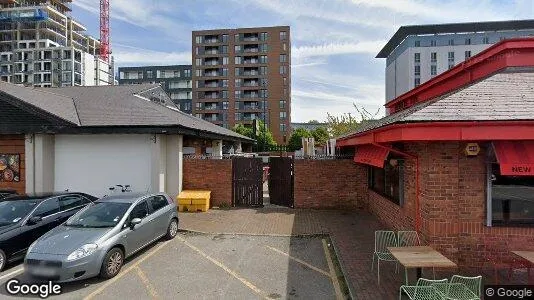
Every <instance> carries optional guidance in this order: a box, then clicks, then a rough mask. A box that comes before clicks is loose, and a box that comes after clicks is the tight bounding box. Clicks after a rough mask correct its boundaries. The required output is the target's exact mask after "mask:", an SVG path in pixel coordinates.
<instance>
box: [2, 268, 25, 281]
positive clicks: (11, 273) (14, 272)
mask: <svg viewBox="0 0 534 300" xmlns="http://www.w3.org/2000/svg"><path fill="white" fill-rule="evenodd" d="M22 271H24V268H23V267H20V268H19V269H16V270H14V271H12V272H10V273H7V274H5V275H2V276H0V280H3V279H4V278H8V277H10V276H13V275H16V274H18V273H20V272H22Z"/></svg>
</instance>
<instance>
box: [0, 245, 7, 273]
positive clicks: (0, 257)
mask: <svg viewBox="0 0 534 300" xmlns="http://www.w3.org/2000/svg"><path fill="white" fill-rule="evenodd" d="M6 264H7V257H6V254H5V253H4V251H2V250H1V249H0V272H2V270H4V268H5V266H6Z"/></svg>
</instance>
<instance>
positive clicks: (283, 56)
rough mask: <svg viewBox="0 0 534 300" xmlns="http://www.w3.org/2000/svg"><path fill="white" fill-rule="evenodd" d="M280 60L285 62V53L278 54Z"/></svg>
mask: <svg viewBox="0 0 534 300" xmlns="http://www.w3.org/2000/svg"><path fill="white" fill-rule="evenodd" d="M280 62H281V63H285V62H287V55H285V54H280Z"/></svg>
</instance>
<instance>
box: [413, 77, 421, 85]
mask: <svg viewBox="0 0 534 300" xmlns="http://www.w3.org/2000/svg"><path fill="white" fill-rule="evenodd" d="M413 85H414V87H415V86H419V85H421V78H415V79H414V80H413Z"/></svg>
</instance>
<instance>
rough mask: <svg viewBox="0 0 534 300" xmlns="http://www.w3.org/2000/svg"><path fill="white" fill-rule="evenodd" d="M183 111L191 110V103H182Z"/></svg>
mask: <svg viewBox="0 0 534 300" xmlns="http://www.w3.org/2000/svg"><path fill="white" fill-rule="evenodd" d="M182 110H191V103H189V102H185V103H182Z"/></svg>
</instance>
